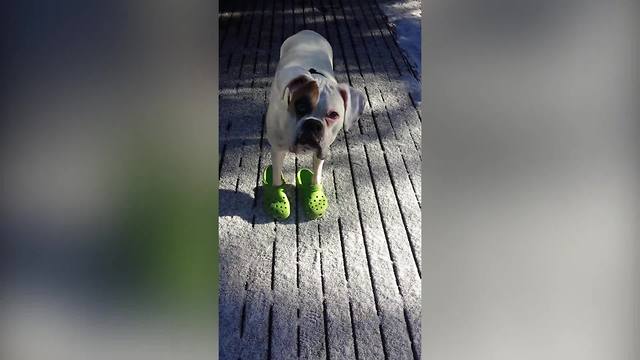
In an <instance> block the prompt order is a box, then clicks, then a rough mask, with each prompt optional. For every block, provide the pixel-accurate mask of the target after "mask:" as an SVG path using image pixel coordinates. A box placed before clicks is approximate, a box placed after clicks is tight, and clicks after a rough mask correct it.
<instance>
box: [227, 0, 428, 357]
mask: <svg viewBox="0 0 640 360" xmlns="http://www.w3.org/2000/svg"><path fill="white" fill-rule="evenodd" d="M302 29H311V30H314V31H317V32H319V33H320V34H322V35H323V36H325V37H326V38H327V39H328V40H329V41H330V43H331V44H332V46H333V50H334V57H335V59H334V64H335V72H336V77H337V79H338V81H340V82H346V83H351V85H352V86H355V87H356V88H359V89H361V90H362V91H364V92H366V94H367V98H368V107H367V109H366V110H365V113H364V115H363V116H362V118H361V119H360V121H359V123H358V124H356V125H354V126H353V128H352V129H351V130H350V131H349V132H347V133H346V134H345V133H344V132H341V134H340V135H339V136H338V139H337V140H336V142H335V143H334V144H333V145H332V147H331V152H332V155H331V158H330V159H329V160H328V161H327V162H326V163H325V167H324V174H323V175H324V176H323V184H324V188H325V190H326V192H327V197H328V198H329V202H330V205H329V210H328V212H327V214H326V215H325V217H324V218H322V219H320V220H315V221H309V220H307V219H306V217H305V216H304V214H303V213H302V211H301V206H300V205H299V204H297V203H296V194H295V189H294V187H293V186H292V187H291V188H290V191H289V199H290V200H291V201H292V206H293V213H292V216H291V217H290V218H289V219H288V220H286V221H284V222H275V221H273V220H272V219H270V218H269V217H268V216H266V214H265V213H264V211H263V209H262V205H261V204H262V198H261V186H260V175H261V173H262V171H263V169H264V168H265V167H266V166H267V165H269V164H270V163H271V159H270V151H269V144H268V141H267V139H266V138H265V136H264V114H265V112H266V107H267V96H268V89H269V86H270V83H271V78H272V77H273V74H274V70H275V67H276V64H277V61H278V55H279V49H280V45H281V44H282V42H283V41H284V39H286V38H287V37H288V36H290V35H292V34H294V33H295V32H297V31H299V30H302ZM220 50H221V51H220V75H221V80H220V247H219V249H220V261H221V264H220V266H221V268H220V274H221V275H220V326H219V328H220V358H221V359H234V360H235V359H296V358H305V359H362V360H369V359H394V360H395V359H419V358H420V355H419V354H420V336H421V329H420V307H421V304H420V293H421V283H420V281H421V246H420V241H421V228H420V224H421V223H420V207H421V204H420V201H421V196H420V189H421V173H420V164H421V154H420V152H421V118H420V116H421V114H420V111H419V109H418V104H419V101H420V98H419V97H420V94H419V78H418V76H417V74H415V73H414V72H413V71H412V70H411V69H410V67H409V66H408V63H407V61H406V59H405V58H404V57H403V55H402V52H401V50H400V49H399V48H398V46H397V43H396V42H395V40H394V38H393V35H392V33H391V32H390V29H389V27H388V26H387V23H386V21H385V19H384V16H383V14H382V12H381V10H380V7H379V6H378V4H377V3H376V2H375V1H366V0H321V1H320V0H313V1H289V0H287V1H280V0H278V1H271V2H270V1H256V0H237V1H227V2H225V3H223V4H221V5H220ZM300 167H311V158H310V155H308V156H300V157H298V158H296V157H295V156H293V155H289V156H287V158H286V160H285V177H286V179H287V182H288V183H290V184H291V183H294V182H293V179H294V175H295V172H296V171H297V169H298V168H300Z"/></svg>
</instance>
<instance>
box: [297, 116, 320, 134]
mask: <svg viewBox="0 0 640 360" xmlns="http://www.w3.org/2000/svg"><path fill="white" fill-rule="evenodd" d="M322 128H323V125H322V122H321V121H320V120H318V119H307V120H305V121H304V123H303V124H302V132H306V133H309V134H314V135H315V134H322Z"/></svg>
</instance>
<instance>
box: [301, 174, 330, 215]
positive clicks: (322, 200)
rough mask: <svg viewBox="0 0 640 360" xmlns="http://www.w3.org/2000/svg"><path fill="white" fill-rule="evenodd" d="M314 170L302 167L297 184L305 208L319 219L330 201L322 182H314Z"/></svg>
mask: <svg viewBox="0 0 640 360" xmlns="http://www.w3.org/2000/svg"><path fill="white" fill-rule="evenodd" d="M312 178H313V171H311V170H309V169H300V171H298V173H297V174H296V186H297V187H298V188H299V189H300V195H301V196H302V204H303V205H304V210H305V212H306V213H307V216H309V217H310V218H311V219H317V218H319V217H321V216H322V215H324V213H325V212H326V211H327V207H328V205H329V202H328V201H327V197H326V196H325V195H324V190H323V189H322V184H314V183H313V182H312V181H311V179H312Z"/></svg>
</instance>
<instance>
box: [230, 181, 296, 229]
mask: <svg viewBox="0 0 640 360" xmlns="http://www.w3.org/2000/svg"><path fill="white" fill-rule="evenodd" d="M285 191H286V193H287V197H288V198H289V202H290V204H291V215H290V216H289V218H287V219H286V220H281V221H278V222H279V223H282V224H295V222H296V208H297V206H299V205H298V204H297V201H296V200H297V199H296V195H297V194H296V188H295V186H293V185H292V184H285ZM218 195H219V204H220V205H219V209H220V213H219V216H220V217H225V216H239V217H241V218H242V219H243V220H245V221H246V222H248V223H252V224H266V223H272V222H273V221H274V219H273V217H271V216H270V215H269V214H267V213H266V211H265V210H264V206H263V204H262V201H263V196H262V195H263V187H262V186H258V187H255V188H253V196H251V194H248V193H246V192H242V191H238V192H236V191H234V190H226V189H221V190H219V192H218ZM300 215H301V216H299V217H298V221H299V222H307V221H309V219H307V218H306V217H305V216H304V214H302V213H301V214H300Z"/></svg>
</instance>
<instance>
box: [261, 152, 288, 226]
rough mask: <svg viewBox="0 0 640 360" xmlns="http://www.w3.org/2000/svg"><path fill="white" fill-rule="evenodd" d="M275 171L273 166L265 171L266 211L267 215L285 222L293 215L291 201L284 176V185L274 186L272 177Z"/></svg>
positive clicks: (263, 183)
mask: <svg viewBox="0 0 640 360" xmlns="http://www.w3.org/2000/svg"><path fill="white" fill-rule="evenodd" d="M272 172H273V170H272V168H271V165H269V166H268V167H267V168H266V169H264V173H263V174H262V185H263V187H264V193H263V194H264V209H265V211H266V212H267V214H269V215H271V216H273V217H274V218H276V219H278V220H284V219H286V218H288V217H289V214H291V206H290V205H289V199H288V198H287V194H286V193H285V191H284V189H285V184H286V183H285V181H284V177H283V176H282V174H280V176H281V177H282V185H280V186H273V185H272V179H273V177H272V176H271V174H272Z"/></svg>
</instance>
